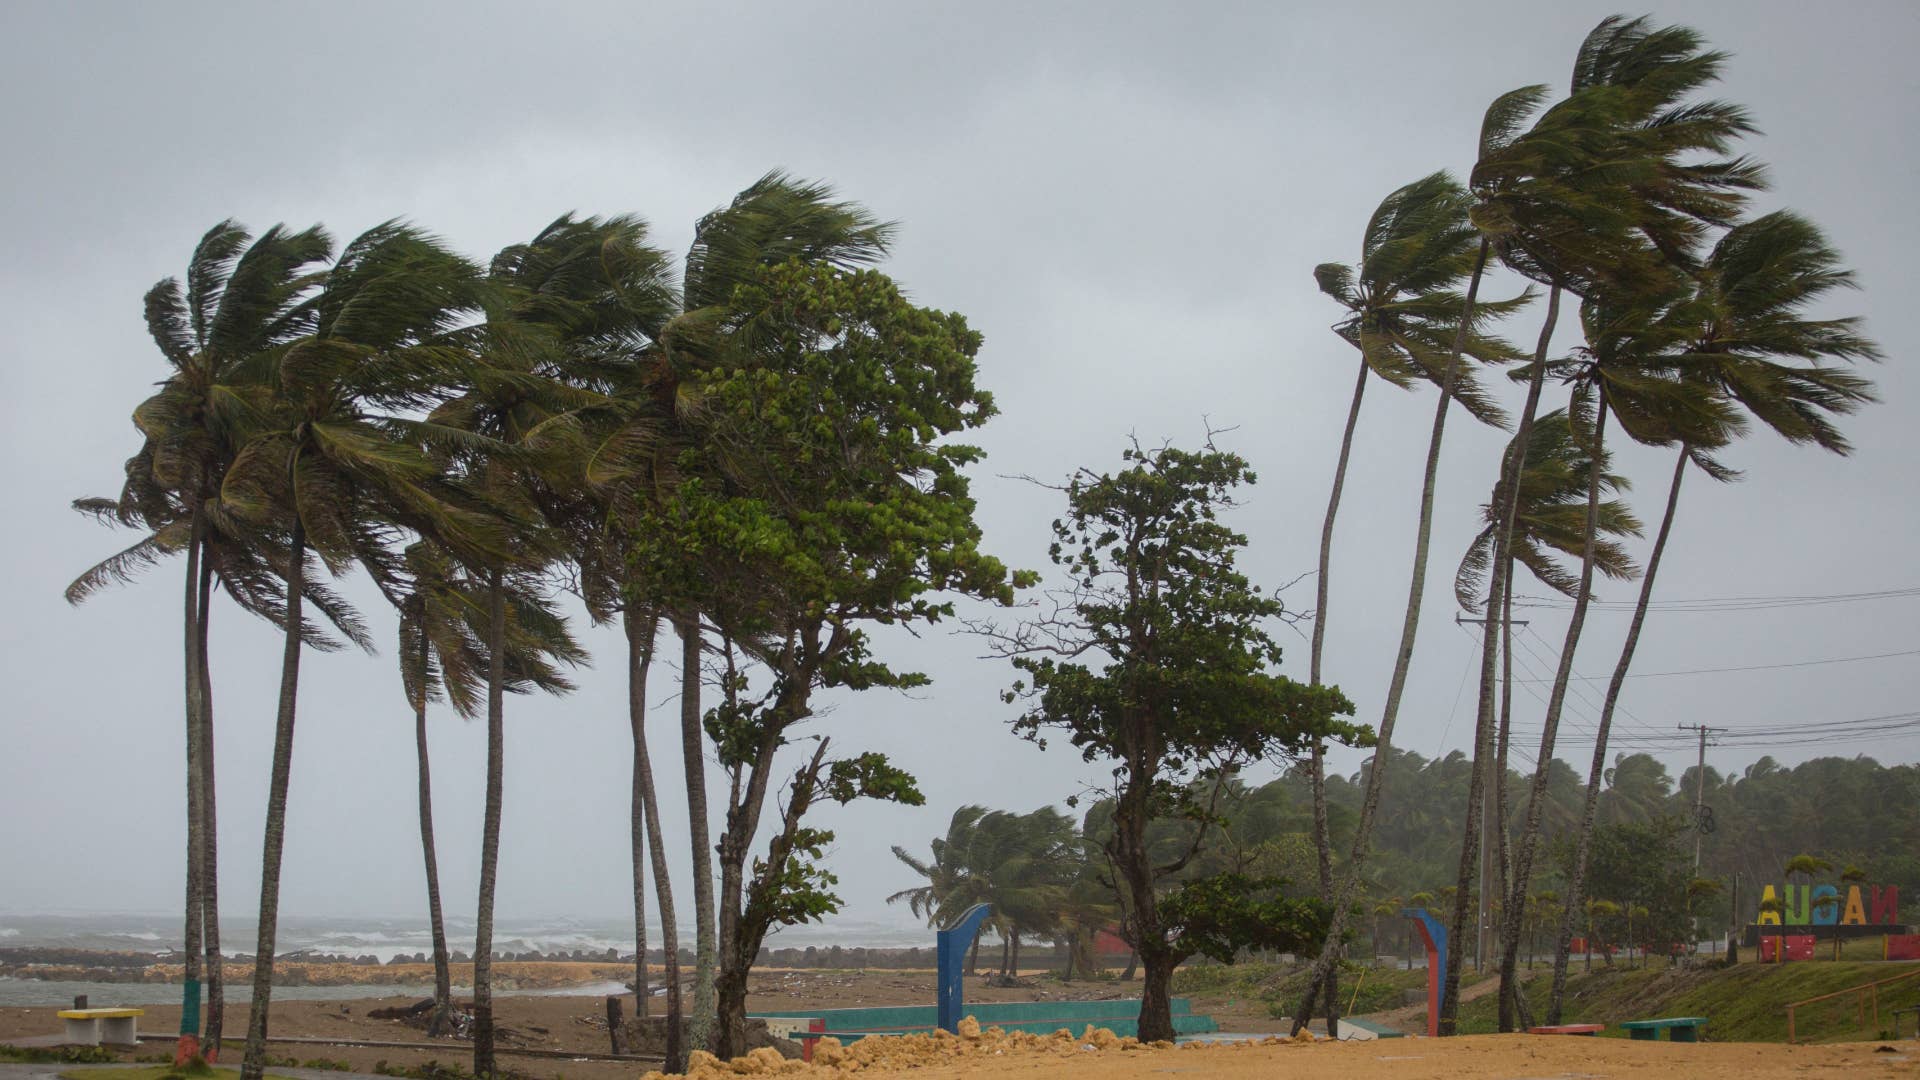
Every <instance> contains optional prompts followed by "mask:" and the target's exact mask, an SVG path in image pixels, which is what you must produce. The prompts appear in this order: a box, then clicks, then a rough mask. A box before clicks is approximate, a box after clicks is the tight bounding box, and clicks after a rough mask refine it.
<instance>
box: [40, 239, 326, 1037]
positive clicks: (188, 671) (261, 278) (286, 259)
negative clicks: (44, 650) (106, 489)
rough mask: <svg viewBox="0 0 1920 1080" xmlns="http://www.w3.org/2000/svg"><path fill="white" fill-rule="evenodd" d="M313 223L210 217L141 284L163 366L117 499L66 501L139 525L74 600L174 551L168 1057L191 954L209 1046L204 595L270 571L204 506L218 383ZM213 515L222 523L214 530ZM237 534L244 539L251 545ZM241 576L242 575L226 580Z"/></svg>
mask: <svg viewBox="0 0 1920 1080" xmlns="http://www.w3.org/2000/svg"><path fill="white" fill-rule="evenodd" d="M328 246H329V245H328V241H327V239H326V236H325V234H324V233H322V232H320V231H319V230H318V229H309V230H306V231H304V232H299V233H292V232H288V231H287V230H285V229H283V228H280V227H275V228H273V229H269V230H268V231H267V232H266V233H265V234H263V235H262V236H260V237H259V238H257V239H255V238H253V237H251V236H250V235H249V234H248V233H247V231H246V230H245V229H244V228H243V227H241V226H240V225H238V224H236V223H234V222H232V221H223V222H221V223H220V224H218V225H215V226H214V227H213V228H212V229H210V230H208V232H207V233H206V235H205V236H203V237H202V238H201V240H200V243H199V244H198V245H197V246H196V247H195V249H194V252H193V256H192V258H191V259H190V260H189V262H188V266H187V274H186V281H187V284H186V288H185V290H184V291H183V290H182V288H181V284H180V282H179V281H178V280H177V279H174V278H167V279H165V280H163V281H161V282H160V283H158V284H157V285H155V286H154V287H153V288H152V289H150V290H148V292H147V295H146V300H145V307H146V321H147V330H148V333H149V334H150V336H152V338H153V340H154V343H155V344H156V345H157V346H158V347H159V348H160V351H161V354H162V356H164V357H165V358H166V360H167V362H168V364H169V366H170V368H171V371H170V373H169V375H168V377H167V379H166V380H165V381H164V382H163V383H162V384H161V387H160V390H159V391H158V392H157V393H155V394H154V395H153V396H152V397H150V398H148V399H147V400H146V401H145V402H143V403H141V405H140V406H139V407H138V408H137V409H136V410H135V413H134V423H135V424H136V426H138V427H139V428H140V430H141V432H142V435H143V436H144V439H145V442H144V445H143V446H142V448H141V450H140V452H139V453H138V454H136V455H135V456H134V457H133V458H132V459H131V460H129V461H128V462H127V467H126V484H125V486H124V487H123V489H122V493H121V495H120V497H119V498H117V499H82V500H79V501H77V502H76V503H75V504H74V505H75V508H76V509H79V510H81V511H83V512H86V513H90V514H93V515H95V516H97V517H100V518H102V519H103V520H110V521H113V522H116V523H118V524H121V525H127V526H135V527H144V528H146V529H147V530H148V533H147V535H146V536H145V537H144V538H143V539H142V540H140V541H139V542H138V543H136V544H134V545H133V546H132V547H130V548H128V549H126V550H124V551H122V552H121V553H119V554H118V555H115V556H114V557H112V558H110V559H107V560H105V561H104V562H101V563H99V564H97V565H95V566H94V567H92V568H91V569H89V570H88V571H87V572H86V573H84V574H82V575H81V576H80V577H79V578H78V579H77V580H75V581H74V583H73V584H72V585H71V586H69V587H68V589H67V599H68V601H69V602H71V603H75V604H77V603H80V602H81V601H82V600H84V599H85V598H86V597H87V596H89V595H91V594H92V593H93V592H95V591H97V590H98V589H99V588H101V587H103V586H105V585H107V584H110V583H115V582H123V581H126V580H129V579H130V577H131V575H133V574H134V573H137V572H138V571H139V570H141V569H143V568H144V567H146V566H148V565H151V564H152V563H154V562H155V561H157V560H158V559H159V558H160V557H162V556H164V555H167V554H171V553H173V552H176V551H183V550H184V551H185V552H186V554H187V573H186V589H185V598H186V603H185V610H184V630H183V634H182V637H183V641H184V644H185V685H186V749H187V849H188V851H187V874H186V912H185V924H186V929H185V941H184V946H185V951H186V978H185V985H184V986H183V1006H182V1010H181V1026H180V1034H181V1036H182V1037H181V1039H180V1041H179V1043H178V1044H177V1048H176V1049H177V1053H176V1057H177V1059H178V1060H180V1061H185V1060H187V1059H188V1058H190V1057H192V1056H193V1055H194V1054H196V1053H198V1052H199V1049H200V1044H199V1042H198V1037H199V1035H200V1023H199V1014H200V975H201V970H202V969H201V960H202V954H203V953H204V955H205V957H206V973H207V979H208V983H209V990H210V1001H209V1007H208V1017H207V1019H208V1025H207V1035H208V1039H207V1042H206V1047H207V1056H208V1057H209V1058H211V1057H214V1056H216V1055H217V1052H218V1049H219V1040H220V1035H221V1028H222V1022H221V1020H222V1014H223V1011H224V990H223V983H224V979H223V973H222V970H221V963H220V955H221V954H220V940H219V935H220V931H219V901H218V887H217V883H218V874H217V868H218V864H219V857H218V848H217V845H216V844H215V843H214V836H215V828H214V823H215V821H216V815H215V809H214V798H213V776H214V766H213V716H212V686H211V680H210V673H209V668H210V665H209V664H208V662H207V658H206V647H207V636H208V635H207V628H208V604H209V602H210V600H211V596H212V588H213V584H214V581H215V576H216V574H223V572H224V574H223V576H225V575H231V578H232V579H231V580H229V582H228V589H229V592H230V593H232V594H233V595H234V596H235V598H236V600H238V601H239V602H240V603H241V604H242V605H243V606H246V607H248V608H249V609H250V610H254V611H256V612H258V613H261V614H267V615H269V616H271V615H272V614H273V612H274V607H273V605H272V603H271V602H270V601H266V600H265V599H264V597H265V596H266V595H268V594H270V593H271V591H272V588H273V587H272V585H271V583H270V575H264V574H261V573H260V572H259V570H260V568H259V567H258V566H257V565H247V566H246V568H245V569H242V568H241V566H240V565H237V564H252V563H253V562H254V560H253V559H252V558H250V557H249V555H247V554H243V553H240V552H236V551H235V550H234V547H235V544H234V542H233V541H234V538H233V537H232V535H231V532H232V530H231V524H232V523H231V522H230V521H228V520H226V519H225V517H224V516H223V515H222V514H220V512H219V510H218V509H217V506H215V505H214V504H216V503H217V499H218V485H219V483H220V479H221V477H222V475H223V473H224V470H225V468H226V465H227V463H228V461H230V460H231V458H232V455H233V451H234V443H233V436H232V432H231V429H230V421H231V410H230V408H229V404H230V399H231V394H230V390H229V388H228V386H227V383H228V382H229V381H230V380H232V379H233V378H234V377H235V376H236V374H237V373H238V372H239V371H240V370H241V368H242V367H243V366H244V365H245V364H247V363H249V362H250V361H252V360H253V359H254V358H255V357H256V356H257V355H258V354H259V353H261V352H263V351H265V350H269V349H272V348H274V347H276V346H278V345H280V344H282V343H284V342H285V341H287V340H289V339H290V338H291V337H292V336H294V335H296V334H297V333H299V332H300V330H301V328H302V326H303V325H304V323H303V320H304V307H303V302H304V299H305V297H306V295H307V293H308V291H309V288H310V286H311V284H312V280H313V279H312V277H311V265H312V264H313V263H315V262H316V261H318V260H322V259H324V258H326V256H327V254H328ZM223 526H225V527H224V528H223ZM258 541H259V538H253V537H250V538H249V539H248V541H247V542H258ZM242 574H249V576H248V577H247V579H246V580H245V581H244V582H241V581H239V580H238V578H239V577H240V576H241V575H242Z"/></svg>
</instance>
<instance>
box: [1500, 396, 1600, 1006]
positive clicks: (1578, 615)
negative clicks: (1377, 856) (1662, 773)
mask: <svg viewBox="0 0 1920 1080" xmlns="http://www.w3.org/2000/svg"><path fill="white" fill-rule="evenodd" d="M1598 397H1599V401H1598V404H1597V407H1596V411H1595V418H1594V431H1593V457H1594V466H1595V467H1594V469H1593V472H1592V475H1591V476H1590V477H1589V479H1588V482H1587V521H1586V530H1587V536H1586V544H1585V545H1584V547H1583V549H1582V553H1581V559H1580V589H1579V592H1578V593H1577V594H1576V595H1575V597H1574V602H1573V614H1572V616H1571V617H1570V618H1569V619H1568V621H1567V636H1566V640H1565V641H1564V642H1563V643H1562V644H1561V646H1560V663H1559V666H1558V667H1557V669H1556V670H1555V671H1554V678H1553V691H1552V693H1551V694H1550V695H1549V696H1548V698H1547V716H1546V720H1545V722H1544V723H1543V725H1542V730H1543V731H1544V732H1545V735H1543V736H1542V738H1543V740H1544V739H1545V738H1547V737H1550V736H1551V735H1552V734H1554V733H1555V732H1556V731H1557V729H1558V727H1559V724H1560V711H1561V708H1562V706H1564V705H1565V703H1566V696H1567V683H1568V680H1569V679H1570V678H1571V677H1572V675H1573V657H1574V653H1575V652H1576V651H1577V650H1578V648H1579V646H1580V631H1581V629H1582V628H1583V626H1584V625H1585V623H1586V618H1587V603H1588V601H1589V600H1590V599H1591V598H1592V594H1593V552H1594V545H1595V543H1596V541H1597V534H1598V532H1599V519H1600V476H1601V472H1602V470H1601V469H1600V468H1599V457H1600V454H1601V453H1602V452H1603V451H1604V449H1605V447H1606V426H1607V399H1606V393H1605V388H1604V387H1602V388H1601V391H1600V392H1599V394H1598ZM1545 749H1546V748H1545V747H1544V745H1543V747H1542V757H1541V760H1542V761H1545V760H1546V757H1545ZM1591 814H1592V807H1591V804H1589V808H1588V816H1589V818H1591ZM1588 824H1589V825H1591V820H1589V822H1588ZM1532 854H1533V851H1532V848H1531V847H1530V846H1528V845H1522V848H1521V856H1522V861H1521V872H1522V873H1526V872H1527V871H1529V870H1531V868H1532ZM1571 891H1572V890H1569V893H1571ZM1565 899H1566V910H1567V912H1568V914H1567V915H1566V917H1565V920H1564V921H1563V922H1562V924H1561V933H1560V938H1559V941H1558V942H1557V943H1556V945H1555V948H1554V986H1555V987H1556V988H1558V987H1561V986H1564V985H1565V981H1566V966H1567V950H1568V948H1569V947H1570V946H1571V944H1572V941H1573V925H1574V924H1573V920H1574V914H1573V913H1574V912H1577V911H1578V910H1579V907H1580V904H1579V899H1578V897H1577V896H1574V895H1568V896H1567V897H1566V898H1565ZM1588 947H1589V963H1591V947H1592V946H1591V943H1589V946H1588ZM1608 959H1609V962H1611V959H1612V958H1611V957H1609V958H1608ZM1559 998H1560V995H1559V993H1558V992H1557V990H1556V992H1555V993H1553V994H1551V995H1549V997H1548V999H1547V1023H1549V1024H1558V1023H1559V1022H1560V1021H1559V1019H1558V1017H1559V1016H1560V1008H1559Z"/></svg>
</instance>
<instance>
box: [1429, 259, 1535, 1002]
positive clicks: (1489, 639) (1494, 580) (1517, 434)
mask: <svg viewBox="0 0 1920 1080" xmlns="http://www.w3.org/2000/svg"><path fill="white" fill-rule="evenodd" d="M1559 322H1560V287H1559V286H1557V285H1556V286H1554V287H1553V288H1551V289H1549V290H1547V314H1546V318H1545V319H1543V320H1541V324H1540V336H1539V338H1538V339H1537V340H1536V341H1535V342H1534V347H1533V365H1532V371H1531V373H1530V377H1529V378H1528V380H1527V400H1526V403H1525V404H1524V405H1523V406H1521V409H1520V422H1519V423H1518V424H1516V425H1515V426H1514V433H1513V442H1512V443H1511V444H1510V445H1511V447H1512V448H1511V449H1510V450H1509V451H1508V452H1507V454H1506V455H1505V458H1504V460H1503V461H1502V462H1501V476H1500V483H1499V485H1498V488H1499V496H1500V505H1499V507H1498V508H1497V513H1498V514H1499V516H1500V523H1499V526H1498V528H1497V530H1496V531H1495V533H1494V543H1493V564H1492V573H1491V575H1490V580H1489V581H1488V583H1487V610H1486V612H1485V614H1486V621H1485V623H1483V624H1482V627H1481V629H1482V631H1483V633H1482V634H1481V635H1480V687H1479V690H1480V692H1479V696H1478V701H1479V707H1478V709H1477V710H1476V711H1475V713H1474V716H1475V724H1474V730H1475V741H1474V756H1475V758H1476V762H1475V767H1474V774H1475V777H1476V782H1482V781H1480V779H1479V778H1480V776H1481V775H1482V772H1483V770H1482V767H1481V765H1480V764H1479V761H1478V760H1477V759H1478V758H1480V756H1481V753H1482V748H1483V747H1485V746H1487V745H1488V740H1489V739H1490V738H1491V732H1492V730H1493V724H1494V691H1495V681H1494V676H1495V674H1496V673H1497V672H1498V670H1499V659H1500V655H1499V651H1498V649H1497V647H1496V646H1497V644H1498V642H1499V641H1500V640H1501V638H1504V639H1505V640H1506V641H1507V647H1508V652H1509V656H1510V655H1511V650H1512V639H1511V636H1510V631H1509V630H1508V629H1507V622H1506V619H1507V615H1508V605H1507V601H1508V599H1509V598H1510V596H1511V594H1512V575H1513V529H1514V522H1515V520H1516V519H1517V518H1518V516H1519V512H1520V478H1521V477H1522V476H1524V475H1525V474H1526V468H1527V447H1528V442H1529V440H1530V439H1531V438H1532V435H1533V424H1534V419H1535V417H1536V416H1538V415H1539V412H1540V392H1541V389H1542V387H1543V385H1544V384H1545V381H1546V369H1547V352H1548V350H1549V349H1550V348H1551V346H1552V342H1553V332H1554V329H1555V328H1556V327H1557V326H1558V325H1559ZM1496 619H1497V620H1499V625H1500V627H1501V629H1502V631H1503V632H1502V634H1501V637H1500V638H1496V637H1495V635H1494V628H1495V620H1496ZM1510 717H1511V713H1510V712H1509V711H1507V710H1505V709H1503V710H1502V715H1501V725H1502V727H1501V730H1502V736H1501V740H1500V748H1499V751H1498V753H1497V754H1496V755H1495V757H1496V760H1495V761H1494V762H1493V767H1494V769H1495V770H1496V772H1497V775H1498V777H1499V779H1498V780H1497V781H1496V784H1497V788H1496V790H1497V791H1498V793H1499V798H1500V799H1502V800H1504V798H1505V791H1506V771H1507V750H1506V737H1505V731H1506V724H1507V723H1508V721H1509V719H1510ZM1502 805H1503V806H1504V803H1503V804H1502ZM1496 815H1497V817H1498V819H1499V821H1500V829H1501V834H1502V836H1504V835H1505V814H1504V812H1503V811H1496ZM1468 828H1469V829H1476V826H1473V825H1469V826H1468ZM1475 841H1476V844H1477V841H1478V837H1477V835H1476V837H1475ZM1505 856H1506V851H1505V847H1504V844H1503V845H1502V849H1501V868H1500V872H1501V879H1502V886H1503V889H1504V888H1508V887H1509V886H1507V885H1506V881H1505V878H1506V873H1507V869H1508V868H1507V866H1506V858H1505ZM1461 865H1462V867H1463V868H1464V867H1465V866H1466V861H1465V857H1464V855H1463V857H1462V863H1461ZM1461 891H1462V892H1464V891H1465V890H1464V889H1462V890H1461ZM1522 892H1523V895H1524V890H1522ZM1502 895H1503V896H1504V900H1505V905H1506V910H1505V913H1504V914H1506V915H1508V917H1505V918H1502V919H1501V933H1500V939H1499V940H1500V972H1501V984H1500V987H1501V988H1500V1030H1501V1031H1512V1030H1513V1006H1512V1001H1511V997H1512V995H1513V994H1514V993H1515V992H1516V991H1517V988H1518V986H1519V983H1518V976H1517V975H1516V974H1514V972H1513V967H1512V965H1511V964H1510V963H1509V960H1508V958H1509V956H1511V957H1513V958H1514V960H1513V962H1514V963H1517V962H1518V957H1519V943H1518V942H1517V941H1514V942H1513V947H1512V948H1508V946H1507V943H1508V942H1509V941H1510V940H1512V939H1513V936H1514V935H1515V934H1516V933H1518V932H1519V919H1518V918H1517V917H1512V915H1511V913H1512V912H1514V910H1515V909H1516V906H1517V905H1516V904H1515V903H1514V898H1513V895H1512V894H1511V893H1503V894H1502ZM1488 903H1489V904H1491V903H1492V899H1491V894H1490V893H1489V894H1488ZM1461 927H1462V923H1461V921H1460V918H1459V916H1458V914H1457V913H1456V915H1455V919H1454V930H1455V932H1456V933H1458V932H1460V930H1461ZM1457 940H1459V941H1461V942H1462V946H1463V947H1464V944H1465V939H1464V938H1460V939H1457ZM1453 951H1454V952H1459V951H1461V950H1460V949H1455V950H1453ZM1447 972H1448V979H1447V982H1448V990H1447V996H1446V999H1445V1000H1446V1004H1444V1005H1442V1006H1441V1021H1440V1023H1441V1026H1442V1028H1443V1029H1446V1028H1447V1027H1448V1026H1449V1023H1450V1021H1449V1017H1450V1016H1451V1015H1452V1013H1453V1010H1454V1009H1455V1008H1456V1007H1457V1006H1458V1003H1459V1000H1458V998H1459V981H1460V980H1459V965H1458V964H1457V963H1455V962H1454V961H1453V959H1452V958H1451V957H1449V959H1448V963H1447Z"/></svg>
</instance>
